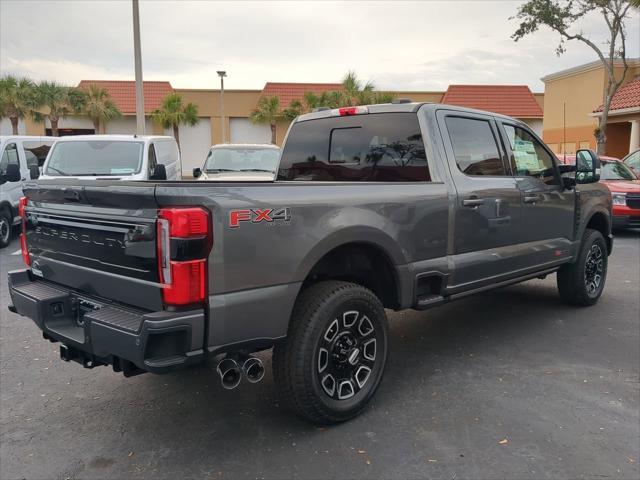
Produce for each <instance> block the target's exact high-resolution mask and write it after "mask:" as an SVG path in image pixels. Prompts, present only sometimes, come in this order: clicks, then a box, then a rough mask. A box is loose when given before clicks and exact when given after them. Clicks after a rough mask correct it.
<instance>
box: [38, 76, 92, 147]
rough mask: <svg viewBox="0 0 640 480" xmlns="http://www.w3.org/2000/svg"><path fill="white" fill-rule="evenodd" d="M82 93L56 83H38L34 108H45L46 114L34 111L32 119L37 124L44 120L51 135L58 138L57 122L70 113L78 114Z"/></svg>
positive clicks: (80, 107)
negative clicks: (47, 121)
mask: <svg viewBox="0 0 640 480" xmlns="http://www.w3.org/2000/svg"><path fill="white" fill-rule="evenodd" d="M83 99H84V93H83V92H82V91H80V90H78V89H76V88H72V87H67V86H65V85H61V84H59V83H56V82H47V81H44V82H40V83H39V84H38V85H37V86H36V88H35V95H34V107H36V108H42V107H45V110H46V111H47V113H42V112H40V111H36V112H34V114H33V118H34V120H35V121H37V122H42V121H44V120H45V119H48V120H49V123H50V124H51V134H52V135H53V136H54V137H57V136H58V122H59V121H60V119H61V118H65V117H66V116H67V115H69V114H71V113H80V112H81V111H82V104H83Z"/></svg>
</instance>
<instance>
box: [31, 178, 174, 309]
mask: <svg viewBox="0 0 640 480" xmlns="http://www.w3.org/2000/svg"><path fill="white" fill-rule="evenodd" d="M24 192H25V195H26V197H27V198H28V199H29V203H28V205H27V208H26V217H27V222H26V244H27V247H28V250H29V254H30V257H31V267H32V272H33V274H34V275H38V276H41V277H42V278H44V279H46V280H48V281H51V282H55V283H58V284H61V285H65V286H68V287H71V288H73V289H76V290H78V291H81V292H85V293H88V294H91V295H95V296H99V297H105V298H109V299H113V300H116V301H118V302H121V303H125V304H129V305H133V306H137V307H140V308H144V309H149V310H161V309H162V299H161V289H160V285H159V273H158V263H157V253H156V217H157V204H156V201H155V185H154V184H144V183H140V184H131V183H119V182H113V183H109V184H107V185H104V184H100V183H96V182H95V181H84V182H79V181H78V180H74V181H73V183H72V184H71V183H68V184H65V182H64V181H62V182H61V181H56V182H55V183H54V182H46V181H45V182H41V183H39V184H27V185H26V186H25V188H24Z"/></svg>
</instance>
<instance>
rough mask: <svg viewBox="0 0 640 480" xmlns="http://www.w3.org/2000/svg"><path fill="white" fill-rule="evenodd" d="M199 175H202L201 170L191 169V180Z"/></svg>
mask: <svg viewBox="0 0 640 480" xmlns="http://www.w3.org/2000/svg"><path fill="white" fill-rule="evenodd" d="M200 175H202V169H200V168H194V169H193V178H198V177H199V176H200Z"/></svg>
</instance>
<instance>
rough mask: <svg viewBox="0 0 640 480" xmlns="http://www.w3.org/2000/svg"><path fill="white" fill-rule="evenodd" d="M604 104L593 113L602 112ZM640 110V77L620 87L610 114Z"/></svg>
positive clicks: (612, 101)
mask: <svg viewBox="0 0 640 480" xmlns="http://www.w3.org/2000/svg"><path fill="white" fill-rule="evenodd" d="M603 108H604V104H602V105H600V106H599V107H598V108H596V109H595V110H594V111H593V112H594V113H597V112H602V110H603ZM634 108H635V109H638V110H639V111H640V76H639V77H636V78H635V79H634V80H632V81H630V82H629V83H627V84H626V85H623V86H622V87H620V89H619V90H618V91H617V92H616V94H615V95H614V96H613V99H612V100H611V106H610V107H609V114H612V113H616V110H617V111H619V110H629V109H634Z"/></svg>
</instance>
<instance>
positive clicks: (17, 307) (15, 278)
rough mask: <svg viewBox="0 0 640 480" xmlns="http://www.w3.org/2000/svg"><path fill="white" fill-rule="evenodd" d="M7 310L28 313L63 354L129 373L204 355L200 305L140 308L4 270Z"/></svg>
mask: <svg viewBox="0 0 640 480" xmlns="http://www.w3.org/2000/svg"><path fill="white" fill-rule="evenodd" d="M8 276H9V292H10V295H11V300H12V302H13V307H10V309H11V310H12V311H15V312H16V313H19V314H20V315H23V316H25V317H29V318H31V319H32V320H33V321H34V322H35V323H36V325H37V326H38V328H40V330H42V332H43V335H44V337H45V338H47V339H49V340H51V341H57V342H61V343H62V344H63V346H62V347H61V356H62V358H63V360H67V361H68V360H74V361H77V362H79V363H81V364H83V365H84V366H85V367H87V368H92V367H94V366H98V365H112V366H113V369H114V370H115V371H122V372H123V373H124V374H125V375H127V376H128V375H134V374H137V373H142V372H144V371H148V372H153V373H166V372H169V371H172V370H176V369H179V368H182V367H185V366H187V365H192V364H194V363H199V362H200V361H202V360H203V357H204V351H203V349H202V345H203V339H204V325H205V318H204V312H203V310H190V311H179V312H169V311H160V312H145V311H141V310H136V309H133V308H129V307H123V306H120V305H116V304H113V303H110V302H108V301H105V300H104V299H98V298H93V297H90V296H88V295H84V294H81V293H79V292H76V291H74V290H71V289H68V288H66V287H64V286H62V285H58V284H55V283H51V282H46V281H43V280H41V279H39V278H37V277H35V276H34V275H32V274H31V271H30V270H15V271H12V272H9V275H8Z"/></svg>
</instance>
